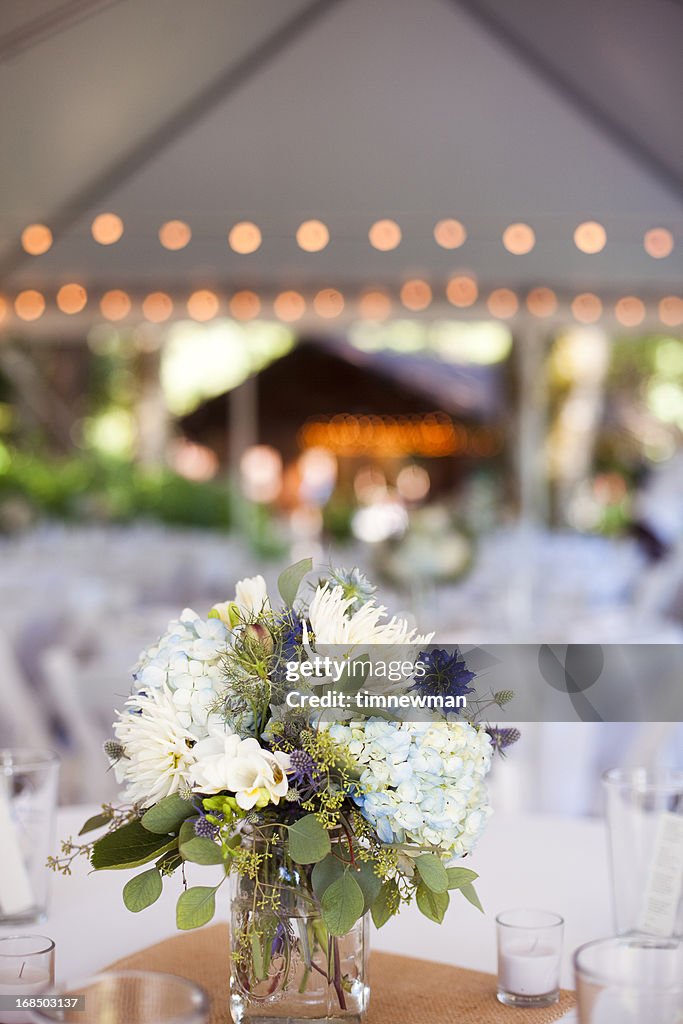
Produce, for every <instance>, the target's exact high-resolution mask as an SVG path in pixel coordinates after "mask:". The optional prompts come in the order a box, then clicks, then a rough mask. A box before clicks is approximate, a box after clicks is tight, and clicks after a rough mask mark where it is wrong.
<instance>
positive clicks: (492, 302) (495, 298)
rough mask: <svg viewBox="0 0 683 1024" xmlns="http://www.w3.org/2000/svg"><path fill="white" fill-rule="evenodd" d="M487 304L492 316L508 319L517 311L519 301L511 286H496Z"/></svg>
mask: <svg viewBox="0 0 683 1024" xmlns="http://www.w3.org/2000/svg"><path fill="white" fill-rule="evenodd" d="M486 305H487V306H488V310H489V313H490V314H491V315H492V316H495V317H498V318H499V319H501V320H507V319H508V318H509V317H511V316H514V315H515V313H516V312H517V307H518V306H519V302H518V300H517V296H516V295H515V293H514V292H512V291H510V289H509V288H496V289H495V290H494V291H492V292H491V294H490V295H489V297H488V299H487V301H486Z"/></svg>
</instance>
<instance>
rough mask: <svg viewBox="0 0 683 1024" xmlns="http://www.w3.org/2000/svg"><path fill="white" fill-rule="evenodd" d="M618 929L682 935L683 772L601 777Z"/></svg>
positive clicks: (619, 771)
mask: <svg viewBox="0 0 683 1024" xmlns="http://www.w3.org/2000/svg"><path fill="white" fill-rule="evenodd" d="M603 786H604V791H605V795H606V811H607V825H608V835H609V846H610V862H611V870H612V898H613V908H614V919H615V926H616V931H617V933H618V934H620V935H623V934H628V933H640V934H645V935H657V936H662V937H668V936H675V937H677V938H681V937H683V771H677V770H675V769H663V770H659V771H651V770H649V769H646V768H631V769H623V770H622V769H612V770H611V771H608V772H606V773H605V775H604V776H603Z"/></svg>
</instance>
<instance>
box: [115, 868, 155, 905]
mask: <svg viewBox="0 0 683 1024" xmlns="http://www.w3.org/2000/svg"><path fill="white" fill-rule="evenodd" d="M162 888H163V885H162V882H161V875H160V874H159V871H158V870H157V868H150V869H149V871H143V872H142V874H141V875H136V876H135V878H131V880H130V881H129V882H126V884H125V885H124V887H123V902H124V903H125V904H126V907H127V908H128V910H130V911H132V913H134V914H137V913H139V912H140V911H141V910H145V909H146V908H147V907H151V906H152V904H153V903H156V901H157V900H158V899H159V897H160V896H161V890H162Z"/></svg>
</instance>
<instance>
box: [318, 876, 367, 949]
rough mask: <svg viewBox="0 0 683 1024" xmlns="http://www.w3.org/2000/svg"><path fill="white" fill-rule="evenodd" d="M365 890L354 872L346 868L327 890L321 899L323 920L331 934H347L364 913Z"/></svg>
mask: <svg viewBox="0 0 683 1024" xmlns="http://www.w3.org/2000/svg"><path fill="white" fill-rule="evenodd" d="M364 904H365V901H364V899H363V892H362V890H361V887H360V886H359V884H358V882H357V881H356V879H355V878H354V876H353V873H352V872H351V871H349V870H346V871H345V872H344V874H343V875H342V876H341V878H338V879H337V881H336V882H333V883H332V885H331V886H329V888H328V889H326V890H325V893H324V894H323V898H322V900H321V901H320V906H321V908H322V915H323V921H324V922H325V924H326V926H327V929H328V931H329V932H330V934H331V935H345V934H346V932H348V931H349V929H351V928H352V927H353V926H354V924H355V923H356V921H357V920H358V918H359V917H360V916H361V914H362V913H363V907H364Z"/></svg>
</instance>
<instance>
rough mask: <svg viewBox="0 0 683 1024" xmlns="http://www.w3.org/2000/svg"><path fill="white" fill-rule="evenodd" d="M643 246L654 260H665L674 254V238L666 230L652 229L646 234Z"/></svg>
mask: <svg viewBox="0 0 683 1024" xmlns="http://www.w3.org/2000/svg"><path fill="white" fill-rule="evenodd" d="M643 245H644V246H645V252H646V253H647V254H648V256H651V257H652V259H653V260H663V259H665V258H666V257H667V256H670V255H671V253H672V252H673V248H674V236H673V235H672V234H671V232H670V231H668V230H667V229H666V228H651V230H650V231H646V232H645V237H644V238H643Z"/></svg>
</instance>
